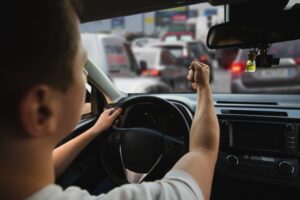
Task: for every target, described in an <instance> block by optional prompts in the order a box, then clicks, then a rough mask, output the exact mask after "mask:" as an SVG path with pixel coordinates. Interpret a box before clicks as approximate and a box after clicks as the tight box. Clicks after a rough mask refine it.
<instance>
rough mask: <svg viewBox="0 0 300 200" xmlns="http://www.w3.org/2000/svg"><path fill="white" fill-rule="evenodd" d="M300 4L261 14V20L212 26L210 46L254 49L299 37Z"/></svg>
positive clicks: (208, 43)
mask: <svg viewBox="0 0 300 200" xmlns="http://www.w3.org/2000/svg"><path fill="white" fill-rule="evenodd" d="M299 18H300V7H294V8H292V9H290V10H284V11H280V12H278V13H276V16H274V15H270V16H268V15H267V16H266V17H261V19H260V20H243V19H240V20H235V21H231V22H227V23H223V24H219V25H216V26H213V27H212V28H211V29H210V30H209V32H208V35H207V46H208V47H209V48H211V49H220V48H227V47H237V48H254V47H258V48H260V47H265V46H266V45H267V44H271V43H276V42H282V41H287V40H295V39H298V38H300V25H299V23H297V22H296V21H295V19H299Z"/></svg>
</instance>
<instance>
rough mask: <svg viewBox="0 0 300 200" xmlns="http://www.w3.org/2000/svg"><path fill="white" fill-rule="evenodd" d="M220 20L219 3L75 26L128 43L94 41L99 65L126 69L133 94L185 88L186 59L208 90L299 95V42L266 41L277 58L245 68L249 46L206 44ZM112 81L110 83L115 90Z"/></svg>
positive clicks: (82, 30) (221, 21)
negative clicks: (204, 75)
mask: <svg viewBox="0 0 300 200" xmlns="http://www.w3.org/2000/svg"><path fill="white" fill-rule="evenodd" d="M223 22H224V7H223V6H217V7H212V6H210V5H209V4H207V3H201V4H195V5H190V6H183V7H178V8H172V9H167V10H157V11H154V12H147V13H142V14H136V15H130V16H121V17H117V18H111V19H105V20H100V21H95V22H89V23H85V24H81V32H82V33H92V34H106V35H109V36H112V37H119V38H123V39H124V41H125V42H126V44H128V47H127V48H125V49H124V47H121V46H117V47H116V46H112V44H107V45H106V47H104V48H103V47H101V46H102V45H103V43H99V44H97V45H98V47H99V49H104V51H106V57H104V58H106V59H107V61H108V64H107V63H102V62H101V66H100V68H103V69H104V70H105V69H109V71H110V72H116V73H117V72H123V71H127V72H131V75H130V76H128V75H127V74H126V73H121V75H122V76H123V82H122V83H123V84H124V83H125V82H126V80H128V84H126V85H128V88H131V85H139V86H140V87H141V88H139V90H138V91H136V92H137V93H140V92H142V93H143V92H145V93H157V91H158V90H156V89H155V88H159V91H160V92H162V93H166V92H171V93H176V92H191V87H190V84H189V83H188V82H187V80H186V76H187V73H188V68H189V64H190V63H191V61H199V62H203V63H205V64H207V65H208V66H209V67H210V84H211V87H212V90H213V93H237V94H242V93H248V94H258V93H264V94H266V93H268V94H299V93H300V40H295V41H288V42H282V43H276V44H272V45H271V47H270V48H269V51H268V54H272V55H273V57H274V58H280V62H279V63H277V64H276V63H275V64H274V65H273V66H272V67H269V68H256V71H255V72H248V71H247V70H246V69H247V66H246V65H247V59H248V54H249V50H239V49H236V48H234V49H218V50H213V49H208V48H207V46H206V36H207V33H208V30H209V28H210V27H212V26H214V25H217V24H220V23H223ZM140 41H142V42H140ZM149 47H150V48H153V47H155V48H156V49H157V50H156V51H157V52H156V53H155V52H153V51H152V50H151V52H150V51H146V50H145V49H148V48H149ZM166 50H167V52H164V51H166ZM91 51H93V50H91ZM88 53H90V51H88ZM99 59H103V58H100V57H99ZM99 63H100V62H99ZM94 64H95V63H94ZM106 65H108V66H106ZM167 66H168V67H167ZM112 78H113V79H114V78H120V76H118V77H112ZM137 80H138V81H139V82H137ZM118 82H119V81H117V80H115V81H114V83H115V84H116V87H119V88H121V86H120V85H118ZM162 85H163V86H164V87H165V89H162ZM142 87H143V88H142ZM122 88H124V87H122ZM152 89H153V90H152ZM123 91H124V90H123ZM124 92H129V91H124ZM130 92H132V93H135V91H132V90H131V91H130Z"/></svg>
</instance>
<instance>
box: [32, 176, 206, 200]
mask: <svg viewBox="0 0 300 200" xmlns="http://www.w3.org/2000/svg"><path fill="white" fill-rule="evenodd" d="M141 198H142V199H144V200H156V199H160V200H171V199H172V200H177V199H178V200H179V199H195V200H202V199H204V198H203V194H202V192H201V190H200V188H199V187H198V185H197V183H196V181H195V180H194V179H193V177H192V176H190V175H189V174H188V173H187V172H185V171H183V170H171V171H170V172H169V173H167V174H166V176H165V177H164V178H163V179H161V180H157V181H154V182H143V183H141V184H126V185H123V186H120V187H117V188H115V189H113V190H111V191H110V192H108V193H107V194H102V195H99V196H92V195H90V194H89V193H88V192H87V191H86V190H82V189H80V188H79V187H74V186H72V187H69V188H67V189H66V190H63V189H62V188H61V187H60V186H58V185H49V186H46V187H45V188H43V189H41V190H40V191H38V192H36V193H35V194H33V195H32V196H31V197H30V198H28V199H27V200H46V199H54V200H55V199H59V200H64V199H72V200H77V199H80V200H110V199H114V200H119V199H120V200H121V199H122V200H129V199H131V200H135V199H141Z"/></svg>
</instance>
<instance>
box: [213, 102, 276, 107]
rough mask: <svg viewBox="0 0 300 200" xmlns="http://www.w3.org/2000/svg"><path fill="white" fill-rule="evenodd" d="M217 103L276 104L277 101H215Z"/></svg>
mask: <svg viewBox="0 0 300 200" xmlns="http://www.w3.org/2000/svg"><path fill="white" fill-rule="evenodd" d="M217 103H218V104H243V105H246V104H247V105H272V106H276V105H278V103H277V102H251V101H217Z"/></svg>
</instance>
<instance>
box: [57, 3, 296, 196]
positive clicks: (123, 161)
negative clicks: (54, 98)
mask: <svg viewBox="0 0 300 200" xmlns="http://www.w3.org/2000/svg"><path fill="white" fill-rule="evenodd" d="M288 2H289V0H276V1H268V0H152V1H148V0H124V1H116V0H111V1H109V2H103V1H99V0H85V1H82V2H81V5H80V7H81V13H80V19H81V22H82V23H83V22H91V21H95V20H100V19H108V18H112V17H118V16H124V15H131V14H138V13H143V12H149V11H155V10H160V9H167V8H173V7H178V6H185V5H192V4H199V3H210V4H211V5H212V6H224V8H225V22H224V23H222V24H219V25H216V26H212V27H211V28H210V30H209V33H208V35H207V46H208V47H209V48H211V49H221V48H232V47H234V48H240V49H252V50H255V51H257V52H258V54H259V57H260V58H259V60H258V62H257V68H270V67H271V65H272V63H274V62H275V63H276V59H275V58H273V57H272V56H271V55H269V54H268V49H269V47H270V45H271V44H273V43H276V42H283V41H289V40H296V39H299V38H300V23H299V22H298V20H299V19H300V16H299V15H300V4H295V6H293V7H291V8H289V9H285V7H286V5H287V4H288ZM298 3H300V2H298ZM249 11H250V12H249ZM85 67H86V69H87V70H88V72H89V75H88V86H87V97H86V105H89V106H90V110H89V111H88V112H85V114H83V115H82V118H81V120H80V122H79V124H78V125H77V127H76V129H75V130H74V131H73V132H72V133H70V134H69V135H68V136H67V137H66V138H64V140H63V141H61V143H60V144H58V146H59V145H61V144H63V143H65V142H67V141H69V140H71V139H72V138H74V137H76V136H77V135H79V134H80V133H82V132H83V131H84V130H87V129H88V128H89V127H91V126H92V125H93V124H94V123H95V122H96V120H97V118H98V116H99V115H100V113H101V112H102V111H103V109H106V108H117V107H121V108H123V110H124V111H123V113H122V115H121V116H120V117H119V119H118V120H117V122H116V123H115V124H114V125H113V127H111V128H110V129H109V130H107V131H106V132H105V133H103V134H100V135H99V136H98V137H97V138H96V139H95V140H94V141H92V142H91V143H90V144H89V145H88V146H87V147H86V148H85V149H84V150H83V151H82V152H81V153H80V155H79V156H78V157H77V158H76V159H75V160H74V161H73V163H72V164H71V165H70V167H69V168H68V169H67V170H66V171H65V172H64V173H63V174H62V175H60V176H59V177H57V179H56V183H57V184H59V185H61V186H62V187H63V188H66V187H68V186H71V185H76V186H80V187H81V188H83V189H86V190H87V191H89V192H90V193H91V194H95V195H96V194H101V193H105V192H108V191H110V190H111V189H113V188H115V187H118V186H120V185H123V184H126V183H140V182H141V181H154V180H157V179H160V178H162V177H163V176H164V175H165V174H166V172H168V171H169V170H170V169H171V168H172V166H173V165H174V164H175V162H176V161H177V160H178V159H179V158H180V157H181V156H182V155H184V154H185V153H186V152H187V151H188V146H189V143H188V140H189V131H190V127H191V123H192V119H193V115H194V113H195V110H196V94H195V93H193V92H188V93H157V94H126V93H124V92H121V91H120V90H119V89H118V88H116V87H115V85H114V84H113V82H112V81H111V79H110V78H108V77H107V75H106V74H105V73H104V72H102V71H101V70H100V69H98V68H96V67H95V66H94V64H93V63H91V62H88V63H87V64H86V66H85ZM297 70H298V71H300V67H298V68H297ZM213 100H214V105H215V109H216V113H217V117H218V120H219V125H220V148H219V155H218V161H217V165H216V168H215V175H214V179H213V186H212V192H211V199H215V200H218V199H299V198H300V172H299V170H300V167H299V162H300V93H298V94H255V93H253V94H213ZM141 199H142V197H141Z"/></svg>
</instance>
